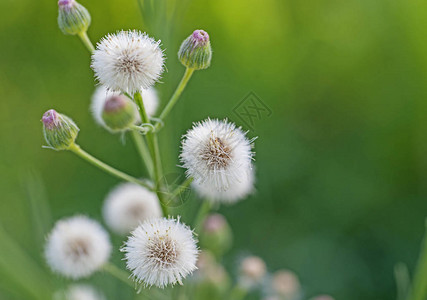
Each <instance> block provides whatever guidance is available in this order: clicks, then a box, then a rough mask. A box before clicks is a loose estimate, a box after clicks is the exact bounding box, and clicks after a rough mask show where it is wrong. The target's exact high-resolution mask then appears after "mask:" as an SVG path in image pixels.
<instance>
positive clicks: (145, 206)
mask: <svg viewBox="0 0 427 300" xmlns="http://www.w3.org/2000/svg"><path fill="white" fill-rule="evenodd" d="M102 213H103V216H104V220H105V223H106V224H107V225H108V227H110V228H111V229H112V230H113V231H114V232H116V233H118V234H121V235H124V234H128V233H129V232H130V231H132V230H133V229H135V227H137V226H138V224H139V223H141V222H143V221H145V220H148V219H152V218H159V217H161V216H162V209H161V208H160V204H159V201H158V200H157V196H156V194H154V193H153V192H151V191H149V190H147V189H146V188H144V187H142V186H140V185H137V184H134V183H122V184H120V185H118V186H117V187H116V188H114V189H113V190H112V191H111V192H110V193H109V194H108V195H107V197H106V199H105V201H104V206H103V209H102Z"/></svg>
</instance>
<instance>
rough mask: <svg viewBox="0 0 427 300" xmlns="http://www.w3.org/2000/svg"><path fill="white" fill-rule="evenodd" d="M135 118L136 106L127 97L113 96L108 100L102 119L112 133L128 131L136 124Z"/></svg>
mask: <svg viewBox="0 0 427 300" xmlns="http://www.w3.org/2000/svg"><path fill="white" fill-rule="evenodd" d="M135 118H136V110H135V105H133V103H132V101H131V100H129V99H128V98H126V97H125V96H122V95H113V96H110V97H108V98H107V99H106V101H105V104H104V108H103V110H102V119H103V120H104V122H105V125H107V127H108V128H109V129H111V131H113V132H115V131H122V130H126V129H127V128H129V126H131V125H132V124H134V123H135Z"/></svg>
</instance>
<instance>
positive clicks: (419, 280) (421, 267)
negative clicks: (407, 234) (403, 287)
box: [408, 233, 427, 300]
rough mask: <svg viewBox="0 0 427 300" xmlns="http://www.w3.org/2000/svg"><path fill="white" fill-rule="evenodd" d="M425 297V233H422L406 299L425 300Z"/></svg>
mask: <svg viewBox="0 0 427 300" xmlns="http://www.w3.org/2000/svg"><path fill="white" fill-rule="evenodd" d="M426 298H427V233H425V234H424V237H423V241H422V245H421V251H420V256H419V258H418V263H417V267H416V269H415V275H414V279H413V284H412V290H411V292H410V293H409V296H408V300H425V299H426Z"/></svg>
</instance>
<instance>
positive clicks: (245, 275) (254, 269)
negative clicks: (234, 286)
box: [240, 256, 267, 288]
mask: <svg viewBox="0 0 427 300" xmlns="http://www.w3.org/2000/svg"><path fill="white" fill-rule="evenodd" d="M266 272H267V267H266V265H265V262H264V261H263V260H262V259H261V258H259V257H257V256H249V257H246V258H245V259H244V260H243V261H242V263H241V265H240V284H241V285H242V287H246V288H251V287H254V286H256V285H257V284H259V283H260V282H261V281H262V279H263V278H264V276H265V274H266Z"/></svg>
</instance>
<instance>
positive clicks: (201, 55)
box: [178, 30, 212, 70]
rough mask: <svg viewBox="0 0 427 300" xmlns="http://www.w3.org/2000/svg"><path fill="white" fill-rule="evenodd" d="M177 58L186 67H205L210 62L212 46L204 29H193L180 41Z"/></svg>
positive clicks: (200, 68) (199, 68)
mask: <svg viewBox="0 0 427 300" xmlns="http://www.w3.org/2000/svg"><path fill="white" fill-rule="evenodd" d="M178 58H179V60H180V61H181V63H182V64H183V65H184V66H186V67H187V68H192V69H195V70H202V69H206V68H207V67H209V66H210V64H211V59H212V48H211V42H210V41H209V35H208V33H207V32H206V31H203V30H195V31H194V32H193V33H192V34H191V35H190V36H189V37H188V38H186V39H185V40H184V42H182V44H181V47H180V48H179V51H178Z"/></svg>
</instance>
